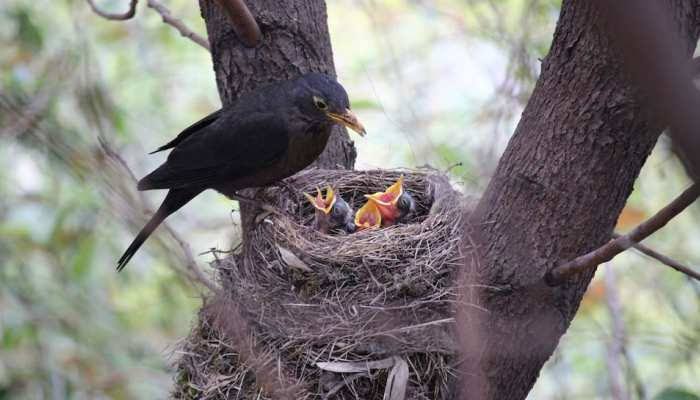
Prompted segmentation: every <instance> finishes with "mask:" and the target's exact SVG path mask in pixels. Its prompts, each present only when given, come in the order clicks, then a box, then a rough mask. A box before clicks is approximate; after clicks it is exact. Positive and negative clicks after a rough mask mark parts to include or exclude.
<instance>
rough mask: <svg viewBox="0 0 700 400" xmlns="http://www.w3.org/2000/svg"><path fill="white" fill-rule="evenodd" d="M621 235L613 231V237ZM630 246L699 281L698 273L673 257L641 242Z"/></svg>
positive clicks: (699, 274) (699, 275)
mask: <svg viewBox="0 0 700 400" xmlns="http://www.w3.org/2000/svg"><path fill="white" fill-rule="evenodd" d="M621 236H622V235H620V234H619V233H613V237H614V238H619V237H621ZM632 247H633V248H634V249H635V250H637V251H639V252H640V253H642V254H644V255H645V256H647V257H651V258H653V259H655V260H656V261H659V262H660V263H662V264H665V265H667V266H669V267H671V268H673V269H675V270H676V271H678V272H682V273H684V274H686V275H688V276H689V277H691V278H693V279H696V280H698V281H700V273H698V272H695V271H693V270H692V269H691V268H689V267H687V266H685V265H683V264H681V263H680V262H678V261H676V260H674V259H673V258H671V257H669V256H666V255H664V254H661V253H659V252H658V251H656V250H654V249H652V248H650V247H647V246H645V245H643V244H641V243H632Z"/></svg>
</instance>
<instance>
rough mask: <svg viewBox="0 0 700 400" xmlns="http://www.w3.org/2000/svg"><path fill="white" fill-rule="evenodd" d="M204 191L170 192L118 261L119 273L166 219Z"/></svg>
mask: <svg viewBox="0 0 700 400" xmlns="http://www.w3.org/2000/svg"><path fill="white" fill-rule="evenodd" d="M201 192H202V191H201V190H199V189H172V190H170V191H169V192H168V194H167V195H166V196H165V199H164V200H163V203H162V204H161V205H160V207H158V211H156V213H155V214H154V215H153V216H152V217H151V219H150V220H149V221H148V222H147V223H146V225H145V226H144V227H143V228H142V229H141V231H140V232H139V233H138V235H136V237H135V238H134V240H133V241H132V242H131V244H130V245H129V247H128V248H127V249H126V251H125V252H124V254H123V255H122V256H121V258H120V259H119V261H117V271H121V270H122V269H124V267H126V264H127V263H128V262H129V260H131V257H133V256H134V254H136V252H137V251H138V249H139V248H140V247H141V245H143V243H144V242H145V241H146V239H148V237H149V236H150V235H151V233H153V231H155V230H156V228H157V227H158V225H160V224H161V223H162V222H163V221H164V220H165V218H167V217H168V216H169V215H170V214H172V213H174V212H175V211H177V210H179V209H180V208H181V207H182V206H184V205H185V204H187V202H189V201H190V200H192V199H193V198H195V196H197V195H198V194H199V193H201Z"/></svg>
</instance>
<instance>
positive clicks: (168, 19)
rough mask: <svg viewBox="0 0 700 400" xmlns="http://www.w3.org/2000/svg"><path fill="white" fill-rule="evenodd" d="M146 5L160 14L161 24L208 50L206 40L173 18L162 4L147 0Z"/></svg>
mask: <svg viewBox="0 0 700 400" xmlns="http://www.w3.org/2000/svg"><path fill="white" fill-rule="evenodd" d="M146 5H147V6H148V8H152V9H154V10H155V11H156V12H157V13H158V14H160V16H161V18H163V22H164V23H165V24H167V25H170V26H172V27H173V28H175V29H176V30H177V31H178V32H180V35H182V36H183V37H185V38H187V39H190V40H191V41H193V42H195V43H197V44H198V45H200V46H202V47H204V48H205V49H207V50H210V49H209V42H208V41H207V39H205V38H203V37H202V36H200V35H198V34H197V33H195V32H194V31H193V30H192V29H190V28H188V27H187V25H185V23H184V22H182V20H181V19H179V18H175V17H173V15H172V13H171V12H170V9H168V7H166V6H165V5H163V3H161V2H159V1H156V0H148V1H147V2H146Z"/></svg>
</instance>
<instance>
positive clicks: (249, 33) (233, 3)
mask: <svg viewBox="0 0 700 400" xmlns="http://www.w3.org/2000/svg"><path fill="white" fill-rule="evenodd" d="M216 2H217V3H218V4H219V6H220V7H221V8H223V10H224V12H226V15H227V16H228V18H229V19H230V20H231V25H232V26H233V30H234V31H235V32H236V35H237V36H238V38H239V39H240V40H241V42H243V44H245V45H246V46H248V47H255V46H257V45H258V43H260V38H261V37H262V33H261V32H260V27H259V26H258V23H257V22H255V18H254V17H253V14H252V13H251V12H250V10H249V9H248V6H246V4H245V2H244V1H243V0H216Z"/></svg>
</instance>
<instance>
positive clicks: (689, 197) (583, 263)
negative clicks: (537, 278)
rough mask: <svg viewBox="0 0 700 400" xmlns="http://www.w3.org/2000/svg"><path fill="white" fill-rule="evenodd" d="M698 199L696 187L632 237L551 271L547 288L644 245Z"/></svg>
mask: <svg viewBox="0 0 700 400" xmlns="http://www.w3.org/2000/svg"><path fill="white" fill-rule="evenodd" d="M698 196H700V185H698V184H693V185H692V186H691V187H689V188H688V189H686V190H685V191H684V192H683V193H681V195H680V196H678V197H676V198H675V199H674V200H673V201H672V202H671V203H669V204H668V205H667V206H666V207H664V208H662V209H661V210H660V211H659V212H657V213H656V214H654V215H653V216H652V217H651V218H649V219H647V220H646V221H644V222H642V223H641V224H639V226H637V227H636V228H634V229H633V230H632V231H631V232H630V233H628V234H626V235H622V236H620V237H618V238H615V239H611V240H610V241H609V242H608V243H606V244H604V245H603V246H601V247H599V248H597V249H595V250H593V251H591V252H590V253H587V254H584V255H582V256H580V257H577V258H575V259H574V260H572V261H569V262H567V263H566V264H563V265H561V266H559V267H556V268H554V269H552V270H551V271H549V272H548V273H547V274H546V275H545V280H546V282H547V284H549V285H552V286H555V285H559V284H561V283H562V282H564V280H565V279H566V278H568V277H570V276H571V275H574V274H576V273H578V272H582V271H585V270H587V269H589V268H593V267H595V266H597V265H599V264H602V263H604V262H607V261H610V260H612V259H613V257H615V256H616V255H618V254H620V253H622V252H623V251H625V250H627V249H628V248H630V247H632V246H633V245H634V244H635V243H639V242H641V241H642V240H644V239H646V238H647V237H648V236H649V235H651V234H652V233H654V232H656V231H658V230H659V229H661V228H663V227H664V226H665V225H666V224H667V223H668V222H669V221H670V220H671V219H673V218H674V217H675V216H676V215H678V214H680V213H681V212H682V211H683V210H685V209H686V208H687V207H688V206H690V205H691V204H693V202H694V201H695V200H696V199H697V198H698Z"/></svg>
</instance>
